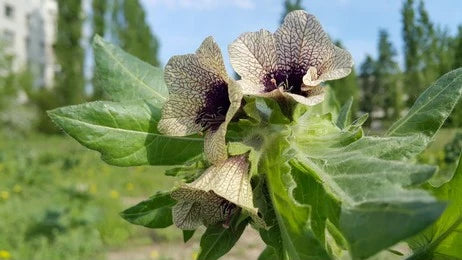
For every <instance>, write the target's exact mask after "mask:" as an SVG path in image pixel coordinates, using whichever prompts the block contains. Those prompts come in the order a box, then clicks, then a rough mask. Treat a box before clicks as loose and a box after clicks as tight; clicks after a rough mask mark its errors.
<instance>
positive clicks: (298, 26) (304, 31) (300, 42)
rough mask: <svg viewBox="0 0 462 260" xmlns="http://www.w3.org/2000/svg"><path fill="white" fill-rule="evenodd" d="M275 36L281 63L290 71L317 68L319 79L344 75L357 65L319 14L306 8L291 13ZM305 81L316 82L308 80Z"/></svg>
mask: <svg viewBox="0 0 462 260" xmlns="http://www.w3.org/2000/svg"><path fill="white" fill-rule="evenodd" d="M274 38H275V40H276V51H277V54H278V58H279V62H280V63H281V65H282V66H283V67H284V68H285V69H286V70H291V69H292V70H293V69H294V67H297V68H296V69H301V70H304V71H308V69H309V68H310V67H315V68H316V69H317V73H318V75H319V77H317V80H318V81H319V82H322V81H325V80H330V79H338V78H341V77H344V76H346V75H348V73H349V72H350V71H351V67H352V66H353V60H352V58H351V55H350V54H349V53H348V52H347V51H345V50H343V49H341V48H338V47H337V46H335V45H334V44H333V43H332V41H331V40H330V39H329V36H328V35H327V33H326V32H325V31H324V30H323V29H322V26H321V24H320V23H319V22H318V20H317V19H316V17H315V16H313V15H311V14H308V13H307V12H305V11H302V10H298V11H293V12H290V13H289V14H288V15H287V16H286V17H285V19H284V22H283V24H282V25H281V27H279V29H278V30H277V31H276V32H275V33H274ZM304 79H305V78H304ZM304 84H305V85H314V83H312V82H310V81H308V80H306V82H305V81H304Z"/></svg>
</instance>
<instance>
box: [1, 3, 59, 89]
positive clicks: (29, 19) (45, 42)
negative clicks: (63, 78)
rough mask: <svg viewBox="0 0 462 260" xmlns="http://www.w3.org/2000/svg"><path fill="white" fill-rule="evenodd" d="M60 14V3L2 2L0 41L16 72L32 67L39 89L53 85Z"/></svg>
mask: <svg viewBox="0 0 462 260" xmlns="http://www.w3.org/2000/svg"><path fill="white" fill-rule="evenodd" d="M57 13H58V5H57V2H56V0H0V40H2V41H3V43H4V45H5V49H6V51H7V52H8V53H9V54H11V55H13V57H14V62H13V69H14V70H16V71H18V70H21V69H23V68H26V67H29V69H30V70H31V72H32V73H33V75H34V78H35V82H34V83H35V85H37V86H47V87H51V86H52V85H53V78H54V72H55V69H56V63H55V58H54V54H53V44H54V42H55V39H56V21H57Z"/></svg>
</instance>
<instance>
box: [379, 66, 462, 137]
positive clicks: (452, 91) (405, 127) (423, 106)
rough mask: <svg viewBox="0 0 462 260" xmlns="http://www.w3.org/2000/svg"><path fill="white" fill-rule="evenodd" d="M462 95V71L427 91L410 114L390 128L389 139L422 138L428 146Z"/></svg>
mask: <svg viewBox="0 0 462 260" xmlns="http://www.w3.org/2000/svg"><path fill="white" fill-rule="evenodd" d="M461 95H462V68H460V69H457V70H453V71H451V72H449V73H447V74H445V75H444V76H442V77H441V78H440V79H438V80H437V81H436V82H435V83H434V84H433V85H432V86H430V87H429V88H428V89H427V90H425V92H424V93H422V94H421V95H420V96H419V98H418V99H417V100H416V102H415V103H414V105H413V106H412V107H411V109H410V110H409V112H408V114H407V115H406V116H404V117H403V118H401V119H399V120H398V121H396V122H395V123H394V124H393V125H392V126H391V127H390V129H389V130H388V132H387V135H388V136H406V135H412V134H423V135H425V136H426V137H427V138H428V140H427V142H429V141H430V140H431V138H432V137H433V136H434V135H435V133H436V132H437V131H438V130H439V129H440V127H441V126H442V125H443V123H444V121H445V120H446V118H447V117H448V116H449V114H450V113H451V111H452V110H453V109H454V106H455V105H456V104H457V101H458V100H459V99H460V96H461Z"/></svg>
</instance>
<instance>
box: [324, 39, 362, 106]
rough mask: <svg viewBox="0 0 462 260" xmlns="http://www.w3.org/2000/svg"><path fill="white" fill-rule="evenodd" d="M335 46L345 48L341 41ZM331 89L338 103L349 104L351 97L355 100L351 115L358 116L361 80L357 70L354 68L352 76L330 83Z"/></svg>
mask: <svg viewBox="0 0 462 260" xmlns="http://www.w3.org/2000/svg"><path fill="white" fill-rule="evenodd" d="M335 45H337V46H339V47H340V48H344V46H343V45H342V43H341V42H340V41H336V42H335ZM329 85H330V87H331V88H332V90H333V91H334V93H335V97H336V98H337V99H338V102H339V103H340V104H341V105H343V104H345V103H347V102H348V101H349V99H350V97H352V98H353V103H352V105H351V114H352V115H356V114H357V113H358V110H359V100H360V99H359V95H360V93H359V90H360V88H359V80H358V77H357V75H356V70H355V69H354V68H353V69H352V71H351V73H350V75H348V76H347V77H345V78H342V79H339V80H334V81H332V82H330V83H329Z"/></svg>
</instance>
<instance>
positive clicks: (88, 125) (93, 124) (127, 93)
mask: <svg viewBox="0 0 462 260" xmlns="http://www.w3.org/2000/svg"><path fill="white" fill-rule="evenodd" d="M94 46H95V57H96V58H97V62H96V65H97V70H96V72H97V74H96V77H97V80H98V84H101V86H104V90H105V91H106V93H107V95H108V96H109V97H111V98H112V99H113V100H115V101H119V102H111V101H105V102H101V101H97V102H92V103H86V104H82V105H76V106H70V107H63V108H58V109H55V110H52V111H50V112H49V116H50V117H51V118H52V119H53V121H54V122H55V123H56V124H57V125H59V126H60V127H61V128H62V129H63V130H64V131H65V132H67V133H68V134H69V135H71V136H72V137H74V138H75V139H76V140H77V141H79V142H80V143H82V144H83V145H85V146H87V147H88V148H90V149H93V150H97V151H99V152H101V154H102V158H103V160H104V161H106V162H108V163H110V164H113V165H118V166H133V165H143V164H151V165H176V164H181V163H183V162H185V161H187V160H188V159H190V158H191V157H194V156H195V155H198V154H200V153H201V148H202V145H203V141H202V139H200V138H195V137H188V138H178V137H168V136H163V135H160V134H159V132H158V131H157V122H158V121H159V119H160V109H161V106H162V104H163V102H164V101H165V100H166V97H167V96H166V95H167V94H166V87H165V83H164V82H163V73H162V71H161V70H160V69H156V68H153V67H151V66H150V65H148V64H147V63H144V62H142V61H140V60H138V59H137V58H135V57H133V56H130V55H129V54H126V53H125V52H123V51H122V50H120V49H119V48H117V47H115V46H114V45H111V44H109V43H105V42H104V41H103V40H102V39H101V38H100V37H98V36H97V37H95V43H94ZM122 101H123V102H122ZM122 139H123V140H125V142H120V140H122ZM167 147H168V149H167ZM175 147H176V148H175ZM172 148H174V149H172ZM161 151H162V152H161Z"/></svg>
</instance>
